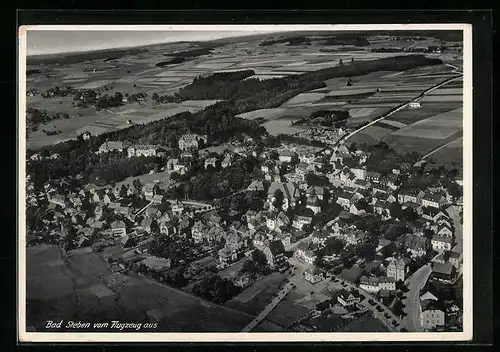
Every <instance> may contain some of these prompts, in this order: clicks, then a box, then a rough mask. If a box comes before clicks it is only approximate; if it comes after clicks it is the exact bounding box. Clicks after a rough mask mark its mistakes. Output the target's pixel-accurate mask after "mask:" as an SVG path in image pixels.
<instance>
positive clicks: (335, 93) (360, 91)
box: [326, 87, 377, 97]
mask: <svg viewBox="0 0 500 352" xmlns="http://www.w3.org/2000/svg"><path fill="white" fill-rule="evenodd" d="M376 91H377V89H376V88H356V87H354V88H351V87H345V88H343V89H340V90H332V91H331V92H330V93H328V94H326V96H327V97H343V96H357V95H368V94H374V93H375V92H376Z"/></svg>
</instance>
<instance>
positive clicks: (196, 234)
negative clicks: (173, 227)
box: [191, 221, 207, 243]
mask: <svg viewBox="0 0 500 352" xmlns="http://www.w3.org/2000/svg"><path fill="white" fill-rule="evenodd" d="M206 231H207V226H206V225H205V224H204V223H203V222H202V221H197V222H195V223H194V225H193V227H191V237H192V238H193V241H194V243H201V242H203V234H204V233H205V232H206Z"/></svg>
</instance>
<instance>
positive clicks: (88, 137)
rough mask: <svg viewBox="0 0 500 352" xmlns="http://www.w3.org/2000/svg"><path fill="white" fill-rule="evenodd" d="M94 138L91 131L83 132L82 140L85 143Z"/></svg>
mask: <svg viewBox="0 0 500 352" xmlns="http://www.w3.org/2000/svg"><path fill="white" fill-rule="evenodd" d="M91 137H92V134H91V133H90V132H89V131H86V132H83V134H82V138H83V140H84V141H88V140H89V139H90V138H91Z"/></svg>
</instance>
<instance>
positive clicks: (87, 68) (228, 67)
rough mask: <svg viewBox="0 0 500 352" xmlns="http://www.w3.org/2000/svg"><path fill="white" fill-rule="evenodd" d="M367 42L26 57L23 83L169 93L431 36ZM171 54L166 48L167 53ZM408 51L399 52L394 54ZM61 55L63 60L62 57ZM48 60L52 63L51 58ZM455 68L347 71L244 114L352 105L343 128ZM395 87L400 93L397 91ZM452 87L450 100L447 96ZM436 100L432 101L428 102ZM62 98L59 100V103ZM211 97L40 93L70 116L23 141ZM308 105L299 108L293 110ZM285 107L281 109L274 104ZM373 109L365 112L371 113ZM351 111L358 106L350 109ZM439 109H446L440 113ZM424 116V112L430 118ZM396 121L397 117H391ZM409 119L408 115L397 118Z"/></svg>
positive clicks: (196, 105)
mask: <svg viewBox="0 0 500 352" xmlns="http://www.w3.org/2000/svg"><path fill="white" fill-rule="evenodd" d="M370 40H374V42H373V43H372V44H370V45H369V46H365V47H355V46H352V45H345V46H342V45H328V46H327V48H328V50H327V51H325V50H323V49H324V48H325V43H324V40H322V39H321V37H315V38H312V39H311V44H310V45H308V46H300V45H287V44H286V43H278V44H274V45H268V46H264V47H262V46H260V44H261V43H262V41H263V39H262V38H259V39H255V40H253V39H250V40H248V41H245V42H234V43H231V44H227V45H222V46H221V45H215V48H214V50H212V53H211V54H210V55H201V56H197V57H191V58H189V59H187V60H185V61H184V62H181V63H178V64H169V65H166V66H164V67H157V66H155V65H156V63H158V62H161V61H165V60H168V59H169V57H172V56H169V55H170V54H171V53H175V52H182V51H185V50H191V49H196V48H199V45H198V44H197V43H172V44H163V45H153V46H150V47H147V48H145V49H141V50H139V51H134V50H129V51H124V52H120V53H119V54H117V58H116V59H113V60H107V57H106V56H105V55H104V56H103V55H102V54H100V55H93V56H92V55H90V56H89V57H88V58H87V59H86V61H83V60H80V61H79V60H75V59H72V58H69V59H67V60H66V59H65V58H60V59H58V60H56V61H57V63H58V64H57V65H54V64H44V62H43V61H40V60H37V61H36V62H34V61H33V64H31V63H29V65H28V66H29V68H36V69H38V70H40V73H39V74H34V75H32V76H30V77H29V78H28V83H27V86H28V87H27V88H28V89H31V88H35V89H38V90H39V91H44V90H46V89H48V88H52V87H54V86H55V85H59V86H62V85H71V86H73V87H74V88H78V89H90V88H99V87H103V86H104V85H108V86H110V87H111V89H110V90H109V91H106V94H110V95H113V94H115V93H116V92H121V93H129V94H134V93H138V92H145V93H147V94H148V95H149V96H151V95H152V94H153V93H158V94H160V95H162V94H174V93H176V92H178V90H179V89H180V88H182V87H184V86H186V85H187V84H189V83H191V82H192V81H193V79H194V78H196V77H197V76H205V75H209V74H212V73H215V72H229V71H240V70H246V69H252V70H254V72H255V75H253V76H251V77H249V78H247V79H251V78H257V79H261V80H267V79H272V78H280V77H284V76H291V75H298V74H302V73H304V72H310V71H315V70H320V69H323V68H330V67H333V66H336V65H338V64H340V60H342V61H343V62H345V63H347V62H351V61H354V62H363V61H366V60H374V59H379V58H387V57H392V56H394V55H396V54H394V53H376V52H371V49H372V48H378V47H381V46H388V47H395V46H397V45H400V44H401V43H403V44H401V45H403V46H406V45H407V44H408V45H423V46H425V45H428V44H429V43H434V42H435V41H436V40H435V39H433V38H427V39H425V40H420V41H417V42H409V41H402V42H401V43H400V41H398V40H386V39H384V40H383V41H380V40H379V39H377V38H375V37H373V38H370ZM169 53H170V54H169ZM409 54H412V53H405V52H400V53H397V55H409ZM427 56H429V57H442V58H443V59H446V60H447V61H449V62H450V63H453V64H455V65H458V66H460V60H459V59H460V55H459V54H458V53H446V52H445V53H442V54H428V55H427ZM65 60H66V62H65ZM52 61H53V62H54V63H55V62H56V61H54V60H52ZM452 72H453V68H452V67H449V66H447V65H440V66H438V67H424V68H417V69H413V70H408V71H404V72H402V71H400V72H389V71H379V72H373V73H370V74H368V75H364V76H359V77H352V78H351V82H352V86H347V77H339V78H334V79H330V80H327V81H326V82H325V83H326V85H327V87H326V88H321V89H317V90H314V91H312V92H306V93H302V94H299V95H298V96H296V97H293V98H291V99H290V100H288V101H287V102H285V103H284V104H283V105H282V106H281V107H279V108H277V109H266V111H258V112H248V113H245V114H243V117H245V118H255V117H260V116H262V117H264V118H266V119H277V118H281V117H283V116H287V115H291V116H297V117H298V118H301V117H304V115H307V114H310V113H311V112H313V111H317V110H322V109H344V110H351V111H352V116H353V119H352V120H350V121H348V126H351V127H352V126H356V125H358V124H360V123H363V122H367V121H370V120H371V119H373V118H374V117H377V116H378V115H380V114H382V113H384V111H386V110H387V109H389V108H391V107H393V106H394V104H398V103H399V102H404V101H406V100H408V99H411V98H412V97H414V96H415V95H418V94H419V93H420V92H421V91H422V90H423V89H425V88H426V87H429V86H431V85H433V84H434V83H435V82H436V81H439V80H440V79H443V77H446V76H449V75H451V74H452ZM449 88H450V89H455V90H454V91H448V92H443V94H442V95H443V96H444V99H440V98H435V97H434V96H429V97H428V98H427V100H428V101H427V102H426V104H431V105H432V104H436V102H437V104H438V105H439V104H441V103H442V102H443V101H447V103H448V104H455V105H456V103H459V99H460V98H458V97H456V96H455V93H456V92H457V90H456V88H459V87H458V86H451V85H450V87H449ZM398 91H399V93H397V92H398ZM451 93H453V96H454V97H453V98H451V97H450V96H451V95H450V94H451ZM435 99H438V100H436V102H434V101H433V100H435ZM61 102H62V103H61ZM214 102H215V101H196V102H194V101H190V102H184V103H182V104H178V105H176V104H164V105H163V106H162V107H160V108H158V107H153V106H151V104H150V99H149V100H147V101H145V102H143V104H142V105H140V106H139V105H138V104H136V103H131V104H129V103H127V104H126V105H125V106H124V107H123V108H118V109H111V110H110V111H108V112H96V111H95V110H92V109H91V110H90V111H84V110H82V109H80V108H76V109H75V108H73V107H72V106H71V100H70V99H65V98H48V99H41V98H37V97H35V98H34V99H32V98H31V97H29V98H28V107H37V106H40V107H43V106H46V108H47V109H48V110H49V111H51V112H67V113H69V114H70V116H71V117H72V118H71V119H70V120H69V121H55V122H54V123H53V125H54V126H53V128H54V129H57V130H61V131H62V133H61V134H59V135H53V136H46V135H45V134H44V133H43V132H41V131H37V132H30V134H29V136H28V147H29V148H31V149H37V148H40V147H42V146H43V145H47V144H53V143H57V142H60V141H63V140H66V139H69V138H75V137H76V136H77V134H79V133H82V132H84V131H86V130H88V131H90V132H91V133H93V134H101V133H105V132H108V131H113V130H115V129H122V128H127V127H128V126H129V125H128V124H127V120H130V122H131V123H139V124H142V123H147V122H150V121H155V120H158V119H162V118H165V117H168V116H171V115H173V114H176V113H179V112H183V111H192V112H194V111H198V110H199V109H202V108H204V107H206V106H207V105H211V104H213V103H214ZM305 107H307V108H309V109H308V110H304V111H303V113H302V114H301V113H300V112H299V111H298V110H296V108H305ZM131 108H132V109H133V110H136V112H134V113H127V114H125V113H124V111H125V110H129V109H131ZM280 109H284V110H280ZM370 110H372V111H371V112H369V111H370ZM356 111H357V112H356ZM441 112H444V111H441ZM429 117H430V116H429ZM394 118H395V121H398V120H397V119H396V116H395V117H394ZM400 122H402V123H407V122H406V121H400ZM264 126H265V127H266V128H268V129H269V131H270V132H271V133H273V134H277V133H278V132H277V131H278V130H280V129H282V132H283V133H296V132H298V130H297V129H296V128H294V127H290V126H289V124H288V123H285V122H283V121H282V122H279V123H278V122H273V123H267V124H265V125H264Z"/></svg>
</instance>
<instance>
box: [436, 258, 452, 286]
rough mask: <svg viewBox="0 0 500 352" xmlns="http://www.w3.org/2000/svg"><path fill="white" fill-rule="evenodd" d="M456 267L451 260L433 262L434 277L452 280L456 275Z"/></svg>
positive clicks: (441, 279)
mask: <svg viewBox="0 0 500 352" xmlns="http://www.w3.org/2000/svg"><path fill="white" fill-rule="evenodd" d="M455 272H456V269H455V267H454V266H453V264H451V263H450V262H447V263H444V264H442V263H433V264H432V274H431V275H432V277H433V278H435V279H436V280H440V281H446V282H448V281H450V280H451V279H452V277H453V276H454V275H455Z"/></svg>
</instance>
